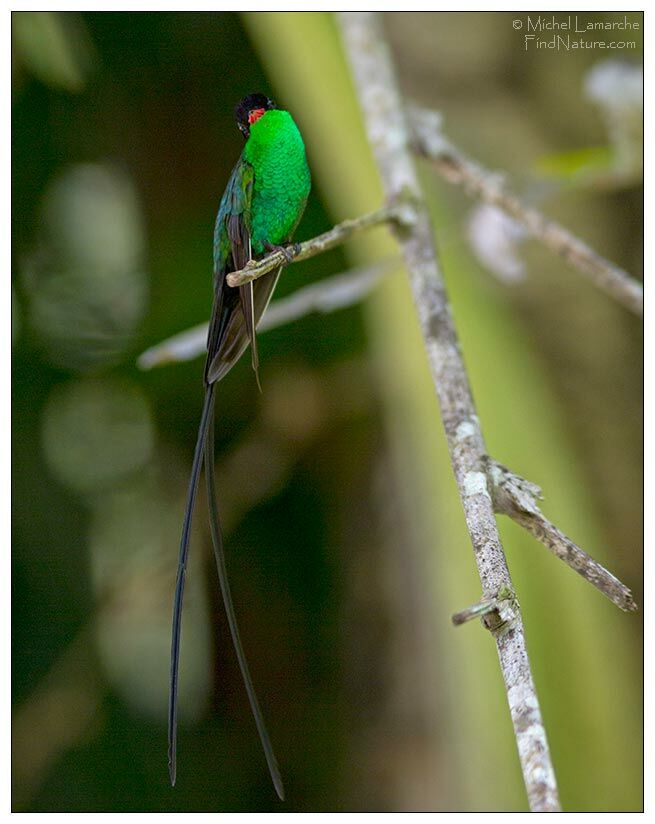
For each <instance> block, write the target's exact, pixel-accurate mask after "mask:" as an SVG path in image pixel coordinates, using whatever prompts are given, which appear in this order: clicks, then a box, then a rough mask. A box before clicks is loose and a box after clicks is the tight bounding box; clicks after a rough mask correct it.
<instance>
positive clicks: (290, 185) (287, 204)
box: [205, 109, 310, 382]
mask: <svg viewBox="0 0 655 824" xmlns="http://www.w3.org/2000/svg"><path fill="white" fill-rule="evenodd" d="M309 189H310V176H309V168H308V166H307V159H306V157H305V145H304V143H303V140H302V137H301V135H300V132H299V131H298V127H297V126H296V124H295V123H294V121H293V118H292V117H291V115H290V114H289V112H285V111H281V110H280V109H271V110H270V111H267V112H265V113H264V114H263V115H262V116H261V117H260V118H259V119H258V120H256V121H255V122H254V123H253V124H252V125H251V126H250V135H249V137H248V141H247V143H246V145H245V146H244V149H243V152H242V153H241V157H240V158H239V161H238V162H237V164H236V166H235V167H234V169H233V171H232V175H231V177H230V180H229V182H228V184H227V188H226V189H225V193H224V195H223V198H222V200H221V205H220V207H219V210H218V216H217V217H216V226H215V229H214V278H215V281H214V285H215V290H216V296H215V306H214V315H213V317H212V322H211V326H210V331H209V338H208V345H207V349H208V358H207V370H206V373H205V379H206V380H207V381H208V382H213V381H216V380H219V379H220V378H222V377H223V375H225V374H226V373H227V372H228V371H229V369H230V368H231V367H232V366H233V365H234V363H236V361H237V360H238V359H239V357H240V356H241V354H242V353H243V351H244V349H245V348H246V346H247V345H248V343H249V342H250V343H253V366H255V368H256V363H257V355H256V348H255V345H254V330H250V329H249V326H250V320H251V317H252V316H254V325H255V326H256V325H257V323H258V321H259V319H260V318H261V316H262V314H263V312H264V310H265V309H266V306H267V305H268V301H269V300H270V297H271V294H272V292H273V289H274V288H275V284H276V283H277V279H278V277H279V274H280V270H279V269H278V270H277V271H275V272H270V273H269V274H267V275H265V276H264V277H263V278H259V279H258V280H256V281H254V282H253V283H252V284H251V285H247V286H242V287H240V290H239V303H240V305H237V291H236V290H231V289H230V288H229V287H226V284H225V276H226V275H227V274H228V273H229V272H231V271H234V270H235V269H241V268H242V267H243V266H244V265H245V264H246V262H247V261H248V260H249V259H250V257H251V256H252V255H261V254H262V253H263V252H264V251H265V250H266V248H267V247H269V246H278V245H280V244H283V243H286V242H287V241H289V240H290V239H291V236H292V235H293V232H294V231H295V229H296V226H297V225H298V223H299V221H300V218H301V217H302V214H303V212H304V210H305V204H306V203H307V196H308V195H309ZM230 293H231V294H230ZM251 296H252V297H251ZM251 300H252V309H251V310H250V301H251ZM249 310H250V311H249ZM249 315H250V316H251V317H249Z"/></svg>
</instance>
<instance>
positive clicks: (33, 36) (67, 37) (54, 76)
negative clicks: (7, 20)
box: [12, 11, 95, 92]
mask: <svg viewBox="0 0 655 824" xmlns="http://www.w3.org/2000/svg"><path fill="white" fill-rule="evenodd" d="M12 35H13V46H14V51H15V54H16V56H17V57H18V59H19V60H20V61H21V62H22V63H23V64H24V65H25V66H26V67H27V69H29V71H31V72H32V73H33V74H34V75H35V76H36V77H38V78H39V80H42V81H43V82H44V83H47V84H48V85H49V86H53V87H54V88H62V89H66V91H69V92H80V91H82V89H83V88H84V84H85V80H86V76H87V74H88V72H89V70H90V69H91V67H92V65H93V61H94V58H95V54H94V51H93V47H92V44H91V40H90V38H89V36H88V33H87V31H86V28H85V26H84V23H83V22H82V20H81V18H80V17H79V15H77V14H74V13H71V12H66V13H65V14H62V13H61V12H51V11H37V12H34V11H17V12H14V13H13V14H12Z"/></svg>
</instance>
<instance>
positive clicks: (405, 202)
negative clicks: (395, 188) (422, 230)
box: [389, 187, 420, 236]
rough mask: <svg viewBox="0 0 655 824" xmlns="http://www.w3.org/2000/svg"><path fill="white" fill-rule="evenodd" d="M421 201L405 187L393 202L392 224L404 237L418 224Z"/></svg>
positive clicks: (391, 206) (391, 204) (391, 205)
mask: <svg viewBox="0 0 655 824" xmlns="http://www.w3.org/2000/svg"><path fill="white" fill-rule="evenodd" d="M419 204H420V200H419V198H418V196H417V195H416V193H415V192H413V191H412V190H411V189H409V188H407V187H405V188H404V189H403V190H402V191H401V192H400V193H399V194H398V195H397V196H396V197H395V198H393V200H392V201H391V203H390V204H389V205H390V208H391V215H390V223H391V225H392V227H394V228H395V229H396V231H397V232H398V233H399V234H400V235H401V236H402V235H403V234H406V233H407V232H408V231H409V230H411V229H413V228H414V226H416V223H417V222H418V210H419Z"/></svg>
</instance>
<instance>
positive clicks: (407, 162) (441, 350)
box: [340, 12, 560, 811]
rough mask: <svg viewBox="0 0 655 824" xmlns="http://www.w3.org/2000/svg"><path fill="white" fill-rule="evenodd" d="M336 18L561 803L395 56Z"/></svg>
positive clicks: (540, 771)
mask: <svg viewBox="0 0 655 824" xmlns="http://www.w3.org/2000/svg"><path fill="white" fill-rule="evenodd" d="M340 23H341V29H342V33H343V37H344V43H345V47H346V52H347V54H348V57H349V60H350V64H351V67H352V71H353V77H354V81H355V87H356V90H357V94H358V96H359V99H360V104H361V107H362V110H363V112H364V119H365V121H366V126H367V131H368V135H369V140H370V143H371V145H372V148H373V151H374V154H375V157H376V160H377V164H378V168H379V170H380V176H381V178H382V183H383V186H384V190H385V193H386V198H387V201H388V202H389V203H396V202H399V201H405V203H411V204H412V205H413V206H414V211H415V221H414V225H413V226H411V227H410V228H405V229H403V230H400V231H399V233H398V234H399V242H400V245H401V248H402V252H403V255H404V258H405V262H406V265H407V270H408V274H409V278H410V285H411V288H412V292H413V295H414V302H415V304H416V308H417V312H418V315H419V320H420V324H421V328H422V331H423V337H424V340H425V346H426V350H427V353H428V357H429V361H430V367H431V371H432V377H433V380H434V384H435V387H436V390H437V395H438V397H439V403H440V406H441V415H442V418H443V422H444V426H445V430H446V437H447V440H448V448H449V451H450V456H451V461H452V465H453V469H454V472H455V478H456V481H457V485H458V487H459V492H460V496H461V499H462V504H463V507H464V513H465V517H466V523H467V527H468V530H469V534H470V537H471V542H472V544H473V549H474V553H475V559H476V563H477V566H478V571H479V574H480V580H481V583H482V591H483V597H484V598H486V599H489V600H491V599H498V598H499V597H501V594H502V595H509V596H511V597H510V598H508V599H507V603H511V604H512V608H511V610H509V612H510V613H511V614H508V615H506V617H505V618H504V619H503V620H502V621H498V622H496V623H495V624H492V625H491V626H490V625H489V623H487V624H486V625H487V626H489V628H490V630H491V632H492V635H493V637H494V639H495V641H496V646H497V649H498V655H499V659H500V665H501V669H502V672H503V677H504V680H505V688H506V692H507V699H508V703H509V708H510V713H511V716H512V721H513V724H514V733H515V736H516V743H517V747H518V752H519V759H520V762H521V768H522V770H523V777H524V781H525V786H526V790H527V795H528V801H529V804H530V808H531V809H532V810H535V811H537V810H538V811H555V810H559V808H560V807H559V801H558V796H557V786H556V782H555V773H554V770H553V767H552V764H551V760H550V754H549V751H548V743H547V740H546V732H545V729H544V725H543V721H542V718H541V711H540V709H539V702H538V699H537V694H536V690H535V686H534V682H533V679H532V673H531V670H530V663H529V660H528V654H527V650H526V646H525V636H524V630H523V622H522V619H521V613H520V610H519V608H518V603H517V601H516V599H515V596H514V595H513V593H514V590H513V587H512V582H511V578H510V575H509V570H508V568H507V562H506V559H505V555H504V552H503V548H502V545H501V542H500V536H499V534H498V528H497V525H496V519H495V514H494V509H493V503H492V500H491V494H490V491H489V488H488V487H489V482H488V479H487V471H486V462H485V455H486V449H485V445H484V440H483V437H482V432H481V429H480V425H479V421H478V417H477V415H476V410H475V406H474V403H473V398H472V396H471V391H470V388H469V384H468V378H467V374H466V369H465V366H464V363H463V360H462V356H461V353H460V348H459V342H458V338H457V333H456V331H455V327H454V324H453V320H452V317H451V313H450V308H449V304H448V299H447V296H446V293H445V288H444V283H443V278H442V276H441V272H440V268H439V264H438V261H437V255H436V250H435V247H434V241H433V238H432V227H431V224H430V218H429V215H428V212H427V208H426V205H425V200H424V198H423V195H422V193H421V190H420V188H419V184H418V180H417V177H416V171H415V169H414V166H413V161H412V157H411V154H410V135H409V130H408V126H407V123H406V121H405V117H404V114H403V108H402V104H401V99H400V94H399V91H398V86H397V81H396V77H395V73H394V68H393V64H392V61H391V56H390V54H389V51H388V48H387V45H386V43H385V41H384V36H383V34H382V30H381V25H380V21H379V19H378V17H377V16H376V15H375V14H373V13H370V12H342V13H341V14H340ZM490 615H491V613H490ZM490 615H489V616H487V617H490Z"/></svg>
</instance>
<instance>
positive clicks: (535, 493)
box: [489, 461, 637, 612]
mask: <svg viewBox="0 0 655 824" xmlns="http://www.w3.org/2000/svg"><path fill="white" fill-rule="evenodd" d="M489 474H490V476H491V480H492V482H493V500H494V506H495V509H496V512H499V513H502V514H503V515H508V516H509V517H510V518H511V519H512V520H513V521H516V523H517V524H520V525H521V526H522V527H523V528H524V529H526V530H527V531H528V532H529V533H530V534H531V535H534V537H535V538H536V539H537V540H538V541H540V542H541V543H542V544H543V545H544V546H546V547H548V549H550V551H551V552H552V553H553V554H554V555H556V556H557V557H558V558H559V559H560V560H562V561H564V563H565V564H568V565H569V566H570V567H571V569H574V570H575V571H576V572H577V573H578V574H579V575H582V577H583V578H584V579H585V580H587V581H589V583H590V584H593V586H595V587H596V589H598V590H600V592H602V593H603V595H605V596H606V597H607V598H609V599H610V601H613V602H614V603H615V604H616V605H617V606H618V607H620V608H621V609H622V610H625V612H634V611H635V610H636V609H637V605H636V604H635V602H634V600H633V597H632V593H631V592H630V590H629V589H628V587H627V586H626V585H625V584H623V583H622V582H621V581H619V579H618V578H616V577H615V576H614V575H612V573H611V572H608V571H607V570H606V569H605V567H604V566H602V565H601V564H599V563H598V561H595V560H594V559H593V558H592V557H591V556H589V555H587V553H586V552H584V550H582V549H580V547H579V546H577V544H575V543H574V542H573V541H572V540H571V539H570V538H567V536H566V535H564V533H563V532H560V530H559V529H558V528H557V527H556V526H555V525H554V524H552V523H551V522H550V521H549V520H548V519H547V518H545V517H544V515H543V514H542V513H541V510H540V509H539V506H538V505H537V499H540V498H541V497H542V495H541V490H540V489H539V487H538V486H536V485H535V484H533V483H530V482H529V481H526V480H525V479H524V478H521V477H519V476H518V475H514V474H513V473H512V472H510V471H509V470H508V469H506V467H504V466H501V465H500V464H499V463H496V462H495V461H490V464H489Z"/></svg>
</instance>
